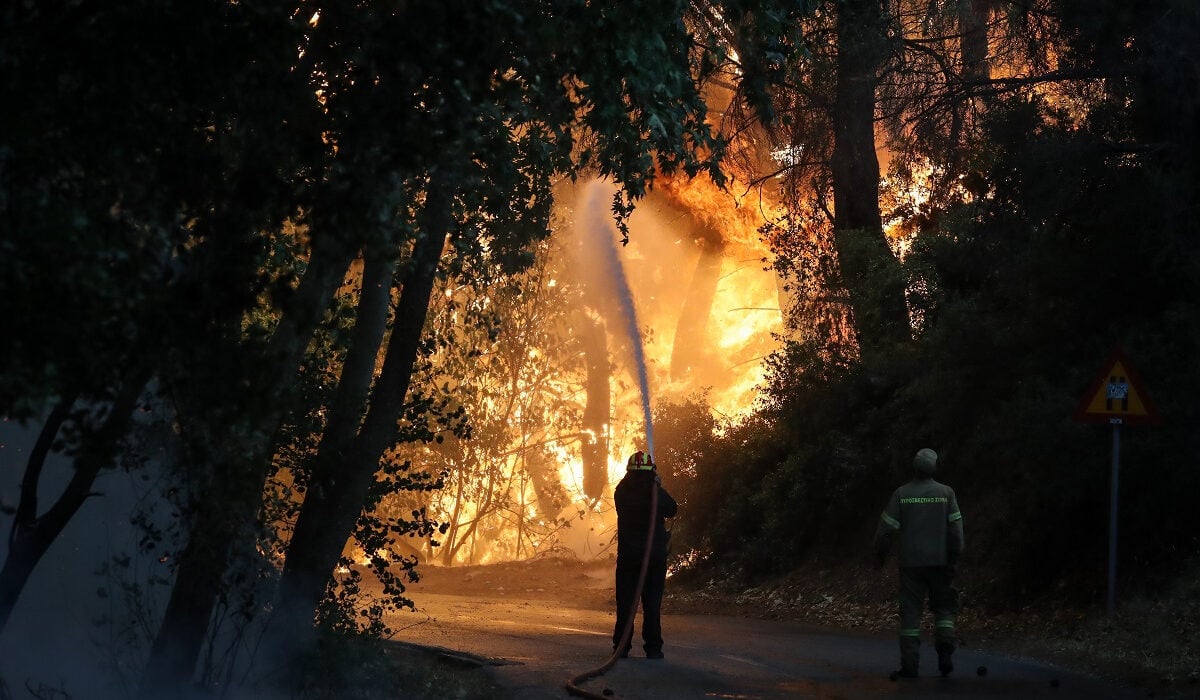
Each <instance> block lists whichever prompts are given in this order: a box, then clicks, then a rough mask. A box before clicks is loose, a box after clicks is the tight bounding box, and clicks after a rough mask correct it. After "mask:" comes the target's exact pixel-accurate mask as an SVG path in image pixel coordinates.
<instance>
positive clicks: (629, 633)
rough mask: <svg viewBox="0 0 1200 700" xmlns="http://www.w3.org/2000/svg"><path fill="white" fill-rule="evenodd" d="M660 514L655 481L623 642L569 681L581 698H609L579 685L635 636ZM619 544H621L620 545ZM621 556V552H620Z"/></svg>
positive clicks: (607, 666) (611, 662) (609, 664)
mask: <svg viewBox="0 0 1200 700" xmlns="http://www.w3.org/2000/svg"><path fill="white" fill-rule="evenodd" d="M657 516H658V483H657V482H655V483H654V484H653V485H652V486H651V487H650V527H649V528H648V530H647V532H646V548H645V551H644V552H642V570H641V571H640V572H638V581H637V588H636V589H635V590H634V592H633V605H632V606H630V608H629V617H628V618H626V620H625V630H624V631H623V632H622V633H621V642H620V643H619V644H617V645H616V646H614V647H613V653H612V656H611V657H609V659H608V661H605V662H604V665H603V666H601V667H599V668H594V669H592V670H591V671H585V672H583V673H581V674H579V675H578V676H575V677H574V678H572V679H570V680H569V681H567V692H568V693H570V694H571V695H574V696H576V697H581V698H592V699H593V700H609V698H608V697H606V696H604V695H599V694H597V693H593V692H591V691H588V690H584V689H583V688H580V687H579V686H578V684H579V683H582V682H584V681H586V680H588V679H589V678H595V677H596V676H602V675H604V673H605V672H607V671H608V669H610V668H612V667H613V666H615V665H616V664H617V660H618V659H620V658H621V656H622V654H624V653H625V647H627V646H628V645H629V644H630V640H631V639H632V637H633V620H634V618H636V617H637V611H638V603H639V602H640V601H641V599H642V587H643V586H645V585H646V570H647V569H649V568H650V549H651V547H652V546H653V545H654V531H655V529H656V528H657V523H656V522H655V519H656V518H657ZM618 546H619V545H618ZM618 556H620V552H618Z"/></svg>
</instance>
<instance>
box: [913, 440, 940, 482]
mask: <svg viewBox="0 0 1200 700" xmlns="http://www.w3.org/2000/svg"><path fill="white" fill-rule="evenodd" d="M937 461H938V456H937V453H936V452H934V451H933V450H931V449H929V448H928V447H923V448H921V449H919V450H917V455H916V456H915V457H913V468H914V469H916V470H917V472H918V473H920V474H925V475H930V474H933V473H934V472H935V471H937Z"/></svg>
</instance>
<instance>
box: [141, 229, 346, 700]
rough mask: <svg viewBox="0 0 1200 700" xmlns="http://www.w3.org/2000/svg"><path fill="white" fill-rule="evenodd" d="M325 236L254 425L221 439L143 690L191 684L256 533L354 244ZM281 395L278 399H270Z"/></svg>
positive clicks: (171, 690) (277, 343) (291, 312)
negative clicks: (301, 373) (305, 371)
mask: <svg viewBox="0 0 1200 700" xmlns="http://www.w3.org/2000/svg"><path fill="white" fill-rule="evenodd" d="M326 240H327V239H319V240H318V243H317V245H314V250H313V254H312V261H311V263H310V264H309V267H308V270H307V271H306V272H305V274H304V277H303V278H302V279H301V281H300V285H299V287H298V288H297V290H296V295H295V303H293V304H292V305H291V306H290V307H289V308H288V309H287V311H286V312H285V314H284V316H283V318H281V319H280V322H279V325H278V326H277V327H276V330H275V332H274V333H273V334H272V336H271V341H270V343H269V345H268V348H267V357H268V359H269V360H270V362H269V367H270V371H269V372H267V373H266V374H265V375H263V376H261V377H259V378H258V379H259V381H258V382H256V383H255V385H254V386H252V387H251V388H250V389H249V390H248V392H247V395H249V396H255V397H261V398H260V400H259V401H258V402H256V403H258V404H259V405H260V406H261V407H262V408H261V410H259V411H256V412H254V413H255V415H252V416H250V421H251V424H250V425H246V426H241V428H242V429H241V430H240V431H237V430H230V431H228V432H227V434H228V435H229V440H228V441H227V442H225V443H223V444H221V445H217V446H215V448H216V449H215V451H216V455H217V457H216V458H215V464H214V465H213V473H214V478H213V480H212V482H210V484H209V486H208V488H206V489H205V493H203V494H201V497H200V499H199V503H201V509H200V515H199V517H198V521H197V522H196V523H194V524H193V527H192V531H191V533H190V535H189V539H188V543H187V546H186V547H184V549H183V551H182V552H181V554H180V557H179V568H178V570H177V572H176V577H175V586H174V587H173V588H172V590H171V598H170V600H169V602H168V604H167V609H166V611H165V613H164V615H163V621H162V624H161V626H160V627H159V631H158V634H157V636H156V637H155V639H154V644H153V645H152V647H151V649H150V657H149V659H148V660H147V663H146V669H145V672H144V674H143V677H142V683H141V687H140V688H139V690H138V693H139V696H140V697H142V698H160V697H175V696H177V695H179V694H181V693H182V692H183V689H184V688H186V687H187V686H188V685H190V683H191V681H192V677H193V675H194V673H195V669H196V660H197V657H198V656H199V654H200V650H201V648H202V646H203V643H204V639H205V632H206V630H207V628H208V624H209V620H210V619H211V618H212V615H213V610H214V608H215V606H216V603H217V596H218V594H219V593H220V589H221V582H222V577H223V576H224V574H225V571H226V568H227V567H228V565H229V562H230V557H231V554H232V551H233V548H234V546H235V544H236V543H237V542H238V541H240V539H241V538H248V539H249V538H253V537H254V536H255V532H256V528H255V527H254V525H255V523H256V521H257V514H258V511H259V508H260V506H261V504H262V494H263V488H264V484H265V483H266V479H267V475H268V472H269V469H270V466H271V450H272V444H271V440H272V436H274V434H275V433H276V431H277V430H278V429H279V426H280V425H281V424H282V422H283V419H284V410H285V409H284V405H285V402H284V401H283V400H282V395H283V393H284V388H285V387H286V385H287V383H288V382H290V381H291V379H292V378H293V377H294V376H295V374H296V371H297V370H298V368H299V367H300V363H301V361H302V359H303V357H304V352H305V349H306V348H307V346H308V341H309V339H310V338H311V336H312V333H313V331H314V330H315V328H316V326H317V323H318V321H319V320H320V318H321V314H322V313H323V311H324V309H325V308H326V307H327V306H328V304H329V301H330V299H332V297H333V294H334V292H335V291H336V289H337V287H338V285H339V284H340V283H341V281H342V279H343V277H344V275H345V272H346V270H347V269H348V268H349V265H350V260H351V257H352V255H353V252H352V251H351V250H350V249H349V248H347V247H343V246H342V245H340V244H339V243H338V242H337V241H332V240H328V242H326V243H323V244H322V241H326ZM269 397H275V398H276V399H279V400H269Z"/></svg>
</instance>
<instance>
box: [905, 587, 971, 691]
mask: <svg viewBox="0 0 1200 700" xmlns="http://www.w3.org/2000/svg"><path fill="white" fill-rule="evenodd" d="M951 582H952V578H951V576H950V575H949V573H948V572H947V570H946V567H944V566H904V567H900V667H901V669H903V670H908V671H916V670H917V666H918V664H919V662H920V659H921V651H920V649H921V612H922V609H923V608H924V607H925V601H926V600H928V601H929V610H930V612H932V613H933V638H934V648H935V649H936V650H937V652H938V657H939V660H941V659H943V658H944V659H947V660H948V659H949V657H950V655H951V654H953V653H954V648H955V640H954V621H955V618H956V616H957V615H958V591H956V590H955V589H954V587H953V586H952V585H951Z"/></svg>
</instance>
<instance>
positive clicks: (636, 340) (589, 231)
mask: <svg viewBox="0 0 1200 700" xmlns="http://www.w3.org/2000/svg"><path fill="white" fill-rule="evenodd" d="M606 192H610V190H606V188H605V187H604V186H603V185H601V184H600V183H598V182H597V183H593V184H592V185H590V186H589V187H588V191H587V193H586V195H585V197H584V207H583V213H584V216H586V217H587V218H586V220H585V222H584V226H586V229H585V231H584V234H585V235H587V236H589V237H591V238H593V239H594V241H595V243H596V248H597V249H598V251H599V252H600V253H601V255H600V258H601V261H602V262H603V264H604V265H605V268H606V270H607V272H608V273H609V275H610V277H611V278H612V281H613V287H614V289H615V290H616V293H617V298H618V300H619V302H620V305H621V315H622V318H623V319H624V321H625V328H626V332H627V333H628V334H629V344H630V346H631V347H632V348H633V359H634V363H635V364H636V365H637V375H638V385H639V387H640V389H641V393H642V415H643V419H644V421H645V427H646V447H647V452H648V453H649V454H650V456H651V459H653V455H654V428H653V423H652V420H651V412H650V380H649V376H648V373H647V371H646V356H645V352H644V351H643V349H642V334H641V330H640V329H639V327H638V322H637V309H636V307H634V304H633V293H632V292H631V291H630V289H629V281H628V280H627V279H626V277H625V268H624V266H623V265H622V264H621V259H620V258H619V257H618V256H617V246H616V241H615V238H614V236H613V234H614V233H615V231H613V225H612V221H611V219H610V218H609V217H608V213H607V211H606V209H605V206H604V205H605V199H604V195H605V194H606ZM657 514H658V487H657V486H652V487H651V489H650V519H649V522H650V527H649V529H648V530H647V532H646V543H645V546H644V547H643V553H642V567H641V570H640V571H639V572H638V580H637V586H636V587H635V589H634V593H633V602H632V606H631V608H630V610H629V618H628V619H627V620H626V621H625V628H624V630H623V632H622V634H621V640H620V642H618V643H617V644H616V645H614V647H613V653H612V656H610V657H609V658H608V660H607V661H606V662H605V663H604V664H603V665H602V666H600V667H598V668H595V669H592V670H589V671H585V672H583V673H581V674H579V675H577V676H574V677H572V678H570V679H569V680H568V681H567V683H566V686H565V688H566V691H567V693H569V694H570V695H574V696H576V697H582V698H595V699H598V700H605V696H604V695H597V694H596V693H592V692H591V691H588V690H586V689H584V688H581V687H580V686H579V684H580V683H583V682H584V681H586V680H588V679H590V678H595V677H597V676H601V675H603V674H604V673H605V672H607V671H608V670H609V669H611V668H612V667H613V666H615V665H616V663H617V660H618V659H620V658H621V654H622V651H623V650H624V649H625V646H626V645H627V644H628V643H629V640H630V639H631V638H632V637H633V626H634V619H635V618H636V617H637V612H638V602H639V601H640V600H641V598H642V589H643V588H644V587H645V585H646V572H647V571H648V570H649V568H650V550H651V548H652V546H653V542H654V527H655V526H654V523H655V518H656V517H657Z"/></svg>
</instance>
